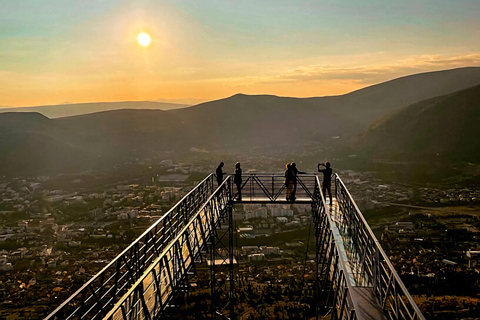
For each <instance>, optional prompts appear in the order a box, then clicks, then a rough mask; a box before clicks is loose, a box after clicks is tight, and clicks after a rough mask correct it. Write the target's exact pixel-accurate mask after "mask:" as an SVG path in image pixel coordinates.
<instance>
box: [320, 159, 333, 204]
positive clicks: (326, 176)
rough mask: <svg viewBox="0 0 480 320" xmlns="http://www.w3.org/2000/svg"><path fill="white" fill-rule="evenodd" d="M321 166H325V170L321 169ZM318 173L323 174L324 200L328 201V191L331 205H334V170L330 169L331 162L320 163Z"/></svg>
mask: <svg viewBox="0 0 480 320" xmlns="http://www.w3.org/2000/svg"><path fill="white" fill-rule="evenodd" d="M320 166H324V167H325V169H320ZM317 168H318V172H321V173H323V183H322V192H323V198H324V199H326V197H327V195H326V191H327V190H328V195H329V196H330V205H332V204H333V202H332V189H331V188H332V172H333V170H332V168H330V162H328V161H327V162H325V163H319V164H318V166H317Z"/></svg>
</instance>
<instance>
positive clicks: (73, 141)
mask: <svg viewBox="0 0 480 320" xmlns="http://www.w3.org/2000/svg"><path fill="white" fill-rule="evenodd" d="M478 85H480V68H478V67H471V68H460V69H453V70H445V71H438V72H429V73H422V74H416V75H411V76H407V77H402V78H398V79H394V80H391V81H388V82H385V83H381V84H377V85H374V86H371V87H367V88H364V89H361V90H358V91H355V92H352V93H349V94H346V95H340V96H330V97H318V98H288V97H277V96H271V95H253V96H252V95H243V94H237V95H234V96H232V97H229V98H226V99H221V100H216V101H210V102H206V103H202V104H199V105H195V106H192V107H186V108H180V109H173V110H166V111H164V110H132V109H126V110H112V111H103V112H97V113H90V114H83V115H76V116H69V117H62V118H56V119H50V118H47V117H46V116H44V115H41V114H39V113H28V112H27V113H3V114H0V173H2V174H43V173H45V172H55V171H61V170H64V169H71V170H75V169H84V168H89V167H91V166H93V165H100V164H103V163H105V164H111V163H115V162H118V161H125V160H126V159H131V158H143V157H150V156H155V155H162V154H164V153H165V152H170V151H188V150H190V149H192V148H195V150H208V151H212V152H218V151H221V152H238V151H242V152H246V151H249V152H251V151H252V150H257V149H261V150H268V149H269V148H270V149H274V150H277V151H278V150H289V151H294V150H295V149H296V148H297V147H298V148H299V147H300V146H302V145H305V144H307V145H308V144H309V143H313V142H315V143H324V144H329V143H332V141H333V140H332V137H335V138H336V139H335V141H342V142H343V144H344V145H347V146H349V147H351V148H352V149H354V150H356V152H358V153H362V152H363V154H364V155H368V154H370V155H371V156H372V157H384V158H389V157H390V158H395V157H397V156H401V157H405V156H408V155H409V154H412V153H413V154H415V155H420V154H421V153H422V150H423V149H422V144H426V145H427V146H431V148H430V149H429V148H424V149H425V151H426V152H428V153H429V154H437V153H441V154H451V153H452V152H454V154H456V155H458V157H457V159H459V160H462V161H476V160H475V159H477V158H476V156H473V154H474V153H475V151H476V150H479V149H480V148H478V146H477V144H475V143H473V142H469V145H468V146H464V145H465V144H464V143H463V141H466V140H462V139H465V137H467V136H469V137H472V135H473V134H476V131H475V130H473V129H468V130H467V128H469V127H471V126H472V124H473V123H474V122H475V121H476V119H477V118H475V115H476V113H475V112H476V110H478V101H480V99H478V96H475V92H477V94H478ZM475 99H476V100H475ZM455 108H460V109H461V110H460V109H459V110H458V111H457V112H456V111H455V110H456V109H455ZM469 108H471V110H470V109H469ZM467 109H468V110H470V111H468V110H467ZM439 110H448V111H446V112H443V111H439ZM434 115H436V117H435V116H434ZM452 115H455V116H456V117H457V118H458V121H457V120H455V121H456V122H452V121H453V119H454V118H452ZM443 117H445V118H443ZM457 118H455V119H457ZM464 118H467V119H464ZM449 121H450V122H449ZM438 126H441V127H438ZM473 127H475V126H473ZM401 130H406V131H405V134H402V133H401V132H402V131H401ZM422 130H423V131H422ZM417 132H418V134H417ZM444 132H449V136H450V138H449V139H447V138H448V135H447V136H446V135H445V134H444ZM442 134H443V135H442ZM476 136H478V135H476ZM353 137H355V138H353ZM399 137H400V138H399ZM452 137H456V138H455V139H454V138H452ZM460 137H464V138H460ZM338 138H339V139H338ZM438 139H441V141H444V143H443V144H442V143H437V142H436V141H437V140H438ZM445 139H447V140H445ZM472 139H473V138H472ZM394 141H395V142H394ZM433 141H434V142H433ZM447 141H448V143H447ZM468 141H470V140H468ZM434 144H437V145H443V149H438V148H434V147H433V145H434ZM360 146H361V148H360V150H359V147H360ZM362 148H363V149H362ZM475 148H476V149H475ZM245 150H246V151H245ZM471 155H472V157H471ZM470 158H471V160H469V159H470Z"/></svg>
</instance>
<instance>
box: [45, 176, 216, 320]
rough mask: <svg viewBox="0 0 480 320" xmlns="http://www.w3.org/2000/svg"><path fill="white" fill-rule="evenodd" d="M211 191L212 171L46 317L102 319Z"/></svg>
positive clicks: (206, 198) (178, 232)
mask: <svg viewBox="0 0 480 320" xmlns="http://www.w3.org/2000/svg"><path fill="white" fill-rule="evenodd" d="M214 191H215V189H214V175H213V174H211V175H209V176H208V177H207V178H205V179H204V180H203V181H202V182H201V183H199V184H198V185H197V186H196V187H195V188H194V189H193V190H191V191H190V192H189V193H188V194H187V195H186V196H185V197H184V198H183V199H182V200H181V201H180V202H179V203H177V204H176V205H175V206H174V207H173V208H172V209H170V210H169V211H168V212H167V213H166V214H165V215H164V216H163V217H162V218H161V219H159V220H158V221H157V222H156V223H154V224H153V225H152V226H151V227H150V228H148V229H147V230H146V231H145V232H144V233H143V234H142V235H141V236H140V237H138V238H137V239H136V240H135V241H134V242H133V243H132V244H131V245H129V246H128V247H127V248H126V249H125V250H124V251H123V252H122V253H120V254H119V255H118V256H117V257H116V258H115V259H114V260H112V261H111V262H110V263H109V264H108V265H107V266H105V268H103V269H102V270H101V271H100V272H99V273H97V274H96V275H95V276H94V277H93V278H91V279H90V280H89V281H88V282H87V283H85V284H84V285H83V286H82V287H81V288H80V289H79V290H77V291H76V292H75V293H74V294H73V295H72V296H70V297H69V298H68V299H67V300H66V301H65V302H63V303H62V304H61V305H60V306H59V307H58V308H56V309H55V310H54V311H53V312H52V313H51V314H50V315H48V316H47V317H46V318H45V319H46V320H60V319H61V320H70V319H103V318H104V317H105V316H106V315H107V313H108V312H109V311H110V310H111V309H112V308H113V306H114V305H115V304H116V303H117V301H118V300H119V299H120V298H121V297H122V296H123V295H125V294H126V293H127V292H128V291H129V290H130V289H131V288H132V286H133V285H134V284H135V283H136V282H138V280H139V279H140V278H142V277H143V275H144V273H145V271H146V270H147V268H148V267H149V266H150V265H151V264H152V263H153V262H154V261H156V260H158V258H159V257H160V255H161V254H162V252H164V251H165V250H166V247H167V246H168V245H169V244H171V243H173V240H174V239H176V238H177V237H178V236H179V235H180V234H181V231H182V230H183V229H184V228H185V226H186V225H187V223H188V222H189V221H190V220H192V217H193V216H194V215H195V214H196V213H197V212H198V210H199V209H200V207H201V206H202V205H204V204H205V203H206V202H207V200H208V199H209V197H210V196H211V195H212V194H213V192H214Z"/></svg>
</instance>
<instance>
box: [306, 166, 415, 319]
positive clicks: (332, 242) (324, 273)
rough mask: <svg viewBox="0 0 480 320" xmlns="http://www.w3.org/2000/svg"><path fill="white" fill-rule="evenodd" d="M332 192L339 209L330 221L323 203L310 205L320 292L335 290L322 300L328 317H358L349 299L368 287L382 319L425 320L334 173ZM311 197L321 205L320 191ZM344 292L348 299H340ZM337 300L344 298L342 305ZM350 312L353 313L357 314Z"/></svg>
mask: <svg viewBox="0 0 480 320" xmlns="http://www.w3.org/2000/svg"><path fill="white" fill-rule="evenodd" d="M318 193H320V195H317V194H318ZM335 193H336V199H337V203H338V206H339V209H340V210H339V212H340V214H339V215H338V216H336V217H335V221H333V220H332V217H331V216H329V215H328V214H326V210H325V207H324V205H322V204H318V205H314V221H316V222H315V223H316V227H317V233H318V235H319V236H320V238H318V236H317V257H318V259H319V260H317V261H319V263H318V268H319V279H320V280H322V281H320V282H321V283H322V289H323V290H324V291H325V290H326V291H329V292H332V291H333V292H334V295H333V301H332V298H331V296H330V294H329V295H328V297H327V299H326V301H327V303H328V304H329V305H330V306H332V319H355V317H357V318H359V313H358V310H359V309H358V306H356V304H357V303H358V301H357V299H356V298H353V299H352V290H356V289H358V288H369V289H371V291H372V292H373V295H374V296H375V297H376V298H377V299H378V303H379V305H380V308H381V310H382V311H383V314H384V316H385V318H386V319H392V320H400V319H409V320H424V319H425V318H424V317H423V315H422V313H421V311H420V310H419V309H418V306H417V305H416V304H415V302H414V301H413V298H412V297H411V295H410V293H409V292H408V290H407V289H406V287H405V285H404V284H403V282H402V280H401V279H400V277H399V276H398V274H397V272H396V271H395V269H394V267H393V265H392V263H391V262H390V260H389V259H388V257H387V255H386V254H385V252H384V251H383V249H382V247H381V246H380V244H379V242H378V241H377V239H376V237H375V235H374V234H373V232H372V230H371V229H370V227H369V226H368V224H367V222H366V220H365V218H364V217H363V215H362V213H361V212H360V210H359V209H358V207H357V205H356V204H355V201H354V200H353V198H352V196H351V195H350V193H349V192H348V189H347V188H346V187H345V185H344V183H343V182H342V180H341V179H340V177H339V176H338V175H335ZM315 195H316V196H315V197H316V199H322V201H321V202H323V203H324V199H323V195H322V194H321V192H320V191H319V190H317V189H315ZM316 203H317V202H316ZM344 292H346V294H348V295H350V298H348V297H345V296H342V294H343V293H344ZM341 297H342V298H341ZM339 298H341V299H343V301H342V304H341V305H338V301H339ZM350 300H351V301H350ZM344 306H345V307H346V310H343V308H344ZM352 308H353V309H352ZM339 310H341V311H339ZM352 310H356V315H354V314H352Z"/></svg>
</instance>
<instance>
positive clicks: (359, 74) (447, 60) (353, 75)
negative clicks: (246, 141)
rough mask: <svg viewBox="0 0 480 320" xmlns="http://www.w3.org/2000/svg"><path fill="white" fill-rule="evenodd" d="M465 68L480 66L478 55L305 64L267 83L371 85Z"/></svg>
mask: <svg viewBox="0 0 480 320" xmlns="http://www.w3.org/2000/svg"><path fill="white" fill-rule="evenodd" d="M467 66H480V53H470V54H466V55H461V56H444V55H418V56H410V57H408V58H405V59H402V60H398V61H396V62H393V63H391V64H386V63H383V64H366V65H356V66H341V67H338V66H332V65H304V66H299V67H297V68H295V69H291V70H287V71H286V72H284V73H282V74H280V75H277V76H274V77H272V78H271V79H270V80H269V81H270V82H275V81H277V82H308V81H323V80H350V81H354V82H358V83H363V84H371V83H377V82H382V81H386V80H389V79H393V78H395V77H400V76H403V75H408V74H414V73H421V72H426V71H435V70H443V69H451V68H459V67H467Z"/></svg>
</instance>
